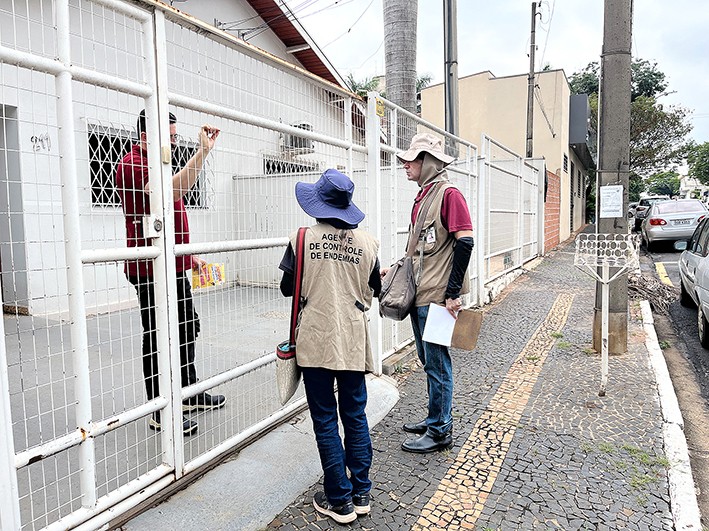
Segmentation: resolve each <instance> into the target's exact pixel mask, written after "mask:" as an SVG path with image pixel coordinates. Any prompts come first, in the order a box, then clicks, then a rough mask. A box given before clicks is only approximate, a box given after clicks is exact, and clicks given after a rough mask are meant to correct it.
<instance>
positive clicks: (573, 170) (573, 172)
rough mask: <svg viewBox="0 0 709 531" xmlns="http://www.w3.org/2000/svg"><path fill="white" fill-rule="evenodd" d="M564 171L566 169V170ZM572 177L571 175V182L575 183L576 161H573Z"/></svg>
mask: <svg viewBox="0 0 709 531" xmlns="http://www.w3.org/2000/svg"><path fill="white" fill-rule="evenodd" d="M564 169H566V168H564ZM570 175H571V180H572V181H573V180H574V178H575V177H576V165H575V164H574V161H573V160H572V161H571V173H570Z"/></svg>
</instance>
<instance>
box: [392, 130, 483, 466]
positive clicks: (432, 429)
mask: <svg viewBox="0 0 709 531" xmlns="http://www.w3.org/2000/svg"><path fill="white" fill-rule="evenodd" d="M396 156H397V158H398V159H399V161H400V162H402V163H403V164H404V170H405V171H406V177H407V179H408V180H410V181H415V182H416V183H417V184H418V185H419V188H420V190H419V193H418V195H417V196H416V199H415V200H414V207H413V209H412V212H411V224H410V225H409V238H415V239H416V241H417V242H418V243H417V245H416V251H415V252H414V255H413V259H414V271H417V272H418V284H417V287H416V302H415V306H414V308H413V309H412V310H411V313H410V318H411V325H412V328H413V331H414V339H415V341H416V351H417V353H418V357H419V360H420V361H421V364H422V365H423V368H424V371H425V372H426V377H427V383H428V385H427V389H428V415H427V417H426V418H425V419H424V420H422V421H419V422H411V423H407V424H404V426H403V429H404V431H406V432H408V433H414V434H416V435H418V437H415V438H412V439H408V440H407V441H405V442H404V443H403V444H402V445H401V448H402V449H403V450H404V451H406V452H412V453H419V454H427V453H430V452H435V451H437V450H443V449H446V448H449V447H450V446H451V445H452V444H453V415H452V413H453V364H452V361H451V356H450V353H449V351H448V347H446V346H443V345H437V344H435V343H429V342H427V341H423V338H422V336H423V330H424V327H425V326H426V319H427V317H428V309H429V304H431V303H435V304H439V305H442V306H445V307H446V309H447V310H448V311H449V312H450V313H451V314H452V315H453V316H457V314H458V312H459V311H460V310H461V309H462V307H463V301H462V300H461V295H464V294H466V293H468V292H469V282H468V278H467V275H466V270H467V268H468V263H469V262H470V255H471V253H472V250H473V224H472V221H471V219H470V212H469V211H468V205H467V203H466V201H465V197H464V196H463V194H462V193H461V192H460V190H458V188H456V187H455V186H454V185H453V184H451V182H450V181H449V180H448V175H447V172H446V170H445V167H446V166H448V165H449V164H450V163H452V162H453V161H454V160H455V159H454V158H453V157H451V156H450V155H447V154H446V153H445V152H444V151H443V142H442V141H441V139H440V138H439V137H437V136H435V135H433V134H431V133H419V134H417V135H415V136H414V137H413V138H412V139H411V145H410V146H409V149H407V150H406V151H404V152H402V153H398V154H397V155H396ZM419 215H421V216H424V219H423V224H421V225H420V226H421V227H423V228H422V229H421V233H420V234H413V231H414V226H415V225H416V221H417V217H418V216H419ZM383 273H386V270H383Z"/></svg>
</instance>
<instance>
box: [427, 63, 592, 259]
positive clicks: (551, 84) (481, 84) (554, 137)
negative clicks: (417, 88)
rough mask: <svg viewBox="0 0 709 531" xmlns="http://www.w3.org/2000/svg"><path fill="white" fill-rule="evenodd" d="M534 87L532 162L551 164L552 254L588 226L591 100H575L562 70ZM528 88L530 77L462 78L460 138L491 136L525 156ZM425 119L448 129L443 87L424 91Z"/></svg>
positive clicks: (544, 75) (548, 216) (548, 219)
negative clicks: (587, 199) (582, 227)
mask: <svg viewBox="0 0 709 531" xmlns="http://www.w3.org/2000/svg"><path fill="white" fill-rule="evenodd" d="M535 83H536V90H535V97H534V128H533V158H538V157H543V158H544V159H545V161H546V168H547V177H548V195H547V204H546V209H545V210H546V213H545V225H546V230H545V233H546V234H547V243H546V245H545V247H546V248H547V249H548V248H550V247H554V246H555V245H556V244H558V243H559V242H560V241H564V240H566V239H567V238H568V237H569V236H570V235H571V234H572V233H573V232H574V231H576V230H578V229H579V228H580V227H581V226H582V225H583V224H584V222H585V203H586V174H587V171H588V169H589V168H590V167H592V166H593V165H594V162H593V159H592V157H591V154H590V151H589V141H590V140H591V139H590V138H589V135H588V117H589V107H588V98H587V96H585V95H571V92H570V88H569V83H568V80H567V78H566V74H565V73H564V71H563V70H545V71H543V72H537V73H536V77H535ZM527 84H528V76H527V74H520V75H513V76H505V77H495V76H494V75H493V74H492V73H491V72H489V71H484V72H479V73H477V74H473V75H470V76H466V77H462V78H460V80H459V85H458V92H459V105H460V110H459V124H460V131H459V136H461V137H462V138H468V139H479V138H481V137H482V135H487V136H489V137H492V138H494V139H495V140H496V141H498V142H500V143H502V144H503V145H505V146H506V147H507V148H509V149H511V150H512V151H514V152H516V153H521V154H524V153H525V152H526V123H527V122H526V120H527ZM421 117H422V118H423V119H424V120H428V121H430V122H433V123H435V124H436V125H438V126H440V127H443V126H444V123H445V121H444V86H443V84H439V85H433V86H430V87H427V88H425V89H424V90H423V91H422V110H421ZM482 155H483V156H484V155H485V154H484V153H483V154H482ZM555 196H558V199H554V198H555ZM557 201H558V203H557V204H554V203H556V202H557ZM550 235H551V238H549V236H550Z"/></svg>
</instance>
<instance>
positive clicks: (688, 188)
mask: <svg viewBox="0 0 709 531" xmlns="http://www.w3.org/2000/svg"><path fill="white" fill-rule="evenodd" d="M678 195H679V197H681V198H683V199H700V200H701V201H703V202H704V203H707V202H709V186H707V185H706V184H703V183H701V182H699V180H698V179H693V178H692V177H689V176H688V175H682V176H680V178H679V194H678Z"/></svg>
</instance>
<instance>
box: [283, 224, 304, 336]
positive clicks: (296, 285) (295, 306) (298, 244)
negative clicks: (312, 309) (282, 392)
mask: <svg viewBox="0 0 709 531" xmlns="http://www.w3.org/2000/svg"><path fill="white" fill-rule="evenodd" d="M307 230H308V228H307V227H300V228H299V229H298V236H297V238H296V241H295V275H294V279H293V301H292V304H291V310H290V338H289V341H288V342H289V344H290V347H291V348H293V347H295V329H296V328H297V326H298V313H299V310H300V292H301V288H302V287H303V262H304V261H305V232H306V231H307Z"/></svg>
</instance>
